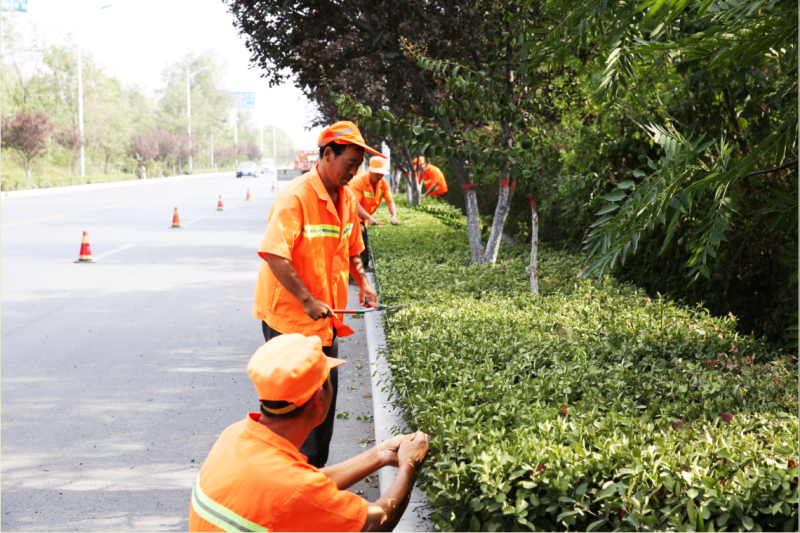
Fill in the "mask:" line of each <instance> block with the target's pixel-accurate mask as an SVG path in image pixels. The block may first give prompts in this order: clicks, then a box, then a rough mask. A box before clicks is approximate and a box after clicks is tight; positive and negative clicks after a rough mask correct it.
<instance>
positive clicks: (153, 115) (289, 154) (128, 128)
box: [0, 14, 296, 190]
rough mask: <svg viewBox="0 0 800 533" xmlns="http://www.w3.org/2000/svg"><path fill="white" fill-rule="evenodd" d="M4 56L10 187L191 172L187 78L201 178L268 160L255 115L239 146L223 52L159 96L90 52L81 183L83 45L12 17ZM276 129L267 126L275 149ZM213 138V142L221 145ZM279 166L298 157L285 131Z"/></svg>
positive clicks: (186, 63)
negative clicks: (124, 79) (48, 35)
mask: <svg viewBox="0 0 800 533" xmlns="http://www.w3.org/2000/svg"><path fill="white" fill-rule="evenodd" d="M3 17H4V20H3V51H2V57H0V101H2V103H3V108H2V153H1V154H0V155H1V156H2V161H3V164H2V169H1V170H0V188H1V189H2V190H17V189H33V188H41V187H58V186H63V185H77V184H83V183H103V182H109V181H122V180H130V179H140V178H141V177H142V170H143V169H144V171H145V172H146V174H147V177H148V178H160V177H166V176H174V175H180V174H185V173H188V158H189V139H188V134H187V125H188V123H187V121H188V118H187V112H186V105H187V104H186V75H187V70H189V71H190V72H197V71H199V70H201V69H203V68H206V69H207V70H205V71H203V72H201V73H199V74H198V75H196V76H195V77H194V79H193V81H192V150H191V153H192V157H193V167H194V172H195V173H197V172H198V170H197V169H199V168H205V169H210V168H212V167H211V160H212V158H211V148H212V144H213V149H214V158H213V160H214V165H215V167H216V170H222V169H225V168H227V169H230V168H232V167H233V164H234V161H235V160H236V158H237V157H238V158H239V160H243V159H250V160H257V159H258V158H259V157H261V150H260V148H259V144H260V133H259V129H258V125H257V123H256V121H255V118H254V117H253V115H252V113H250V112H249V111H246V110H237V113H238V116H237V121H238V140H239V142H238V143H236V144H234V128H233V114H232V111H233V109H232V105H233V101H232V99H231V97H230V94H229V92H228V90H227V88H226V87H225V82H224V80H225V65H224V63H223V62H222V61H221V60H220V59H219V58H218V57H217V56H215V55H214V54H213V53H211V52H207V53H203V54H189V55H188V56H187V57H185V58H183V59H181V60H180V61H177V62H175V63H174V64H171V65H168V66H167V67H166V68H165V69H164V71H163V73H162V85H161V87H159V88H158V89H157V91H156V92H155V94H149V91H145V90H144V89H143V88H142V87H139V86H137V85H133V84H125V83H123V82H122V81H120V80H119V79H117V78H115V77H113V76H110V75H109V74H108V73H107V72H106V71H105V70H104V68H103V67H102V66H101V65H98V64H97V63H96V62H95V61H94V60H93V58H92V56H91V54H90V53H88V52H87V51H86V50H84V51H83V99H84V102H83V103H84V143H83V145H84V151H85V167H86V172H85V174H86V175H85V177H83V178H81V177H80V148H81V136H80V129H79V120H78V83H77V75H78V71H77V66H78V65H77V63H78V56H77V48H76V46H75V44H74V43H73V42H72V41H71V40H67V41H66V42H51V41H49V40H48V39H47V38H46V37H45V36H42V35H39V34H38V33H37V32H36V29H35V28H34V27H32V26H31V25H28V24H24V23H21V22H19V21H18V20H17V19H15V18H14V17H13V15H9V16H8V17H6V15H5V14H4V15H3ZM272 133H273V128H272V127H271V125H270V126H269V127H265V128H264V142H265V146H269V147H270V150H269V151H270V152H271V147H272ZM212 136H213V140H212ZM277 136H278V140H279V142H278V143H277V144H278V148H279V149H278V159H279V162H278V164H291V162H292V161H293V160H294V157H295V155H296V152H295V150H294V145H293V144H292V142H291V140H290V139H287V137H286V133H285V131H283V130H281V129H277Z"/></svg>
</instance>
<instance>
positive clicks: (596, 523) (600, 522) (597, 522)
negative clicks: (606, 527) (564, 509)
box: [586, 520, 606, 531]
mask: <svg viewBox="0 0 800 533" xmlns="http://www.w3.org/2000/svg"><path fill="white" fill-rule="evenodd" d="M605 523H606V521H605V520H595V521H594V522H592V523H591V524H589V527H587V528H586V531H594V530H595V529H598V528H600V527H602V526H603V524H605Z"/></svg>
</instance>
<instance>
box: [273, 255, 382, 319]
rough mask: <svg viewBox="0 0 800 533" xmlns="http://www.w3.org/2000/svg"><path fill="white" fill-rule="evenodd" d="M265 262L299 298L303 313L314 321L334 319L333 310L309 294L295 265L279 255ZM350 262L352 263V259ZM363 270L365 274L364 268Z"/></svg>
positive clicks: (282, 283) (281, 282)
mask: <svg viewBox="0 0 800 533" xmlns="http://www.w3.org/2000/svg"><path fill="white" fill-rule="evenodd" d="M264 260H265V261H266V262H267V264H268V265H269V269H270V270H271V271H272V273H273V274H274V275H275V277H276V278H277V279H278V281H279V282H280V284H281V285H283V288H284V289H286V290H287V291H289V293H290V294H291V295H292V296H294V297H295V298H297V301H298V302H300V303H301V304H302V305H303V311H305V313H306V314H307V315H308V316H310V317H311V318H312V319H313V320H320V319H321V318H330V317H333V309H331V307H330V306H329V305H328V304H326V303H325V302H321V301H319V300H317V299H316V298H314V297H313V296H311V293H310V292H308V287H306V285H305V283H303V280H301V279H300V276H298V275H297V271H296V270H295V269H294V265H293V264H292V262H291V261H290V260H289V259H286V258H285V257H280V256H278V255H273V254H267V255H266V256H265V258H264ZM360 260H361V258H359V261H360ZM350 262H351V263H352V258H351V259H350ZM361 270H362V272H363V270H364V269H363V267H362V269H361ZM351 271H352V267H351ZM367 286H369V284H367Z"/></svg>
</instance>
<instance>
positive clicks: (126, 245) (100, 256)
mask: <svg viewBox="0 0 800 533" xmlns="http://www.w3.org/2000/svg"><path fill="white" fill-rule="evenodd" d="M133 246H136V245H135V244H123V245H122V246H118V247H116V248H114V249H113V250H109V251H107V252H106V253H104V254H100V255H95V256H94V257H93V259H94V260H95V261H97V260H98V259H102V258H104V257H108V256H109V255H111V254H115V253H117V252H121V251H122V250H127V249H128V248H132V247H133Z"/></svg>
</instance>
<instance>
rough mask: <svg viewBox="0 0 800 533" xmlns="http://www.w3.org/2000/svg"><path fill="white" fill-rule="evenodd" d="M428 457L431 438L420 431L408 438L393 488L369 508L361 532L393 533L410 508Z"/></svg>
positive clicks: (399, 451)
mask: <svg viewBox="0 0 800 533" xmlns="http://www.w3.org/2000/svg"><path fill="white" fill-rule="evenodd" d="M427 455H428V435H426V434H425V433H422V432H421V431H419V432H417V433H414V434H413V435H410V436H406V439H405V440H404V441H403V442H402V443H401V444H400V448H399V449H398V450H397V458H398V463H399V470H398V471H397V476H396V477H395V478H394V481H393V482H392V485H391V486H390V487H389V489H388V490H387V491H386V492H384V493H383V494H382V495H381V497H380V499H378V501H377V502H375V503H371V504H369V508H368V510H367V521H366V522H365V523H364V527H363V528H362V529H361V531H392V530H394V528H395V526H397V523H398V522H399V521H400V518H401V517H402V516H403V513H404V512H405V510H406V507H407V506H408V500H409V499H410V498H411V489H413V488H414V483H415V482H416V481H417V475H418V473H419V469H420V468H421V467H422V464H423V463H424V462H425V458H426V457H427Z"/></svg>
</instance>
